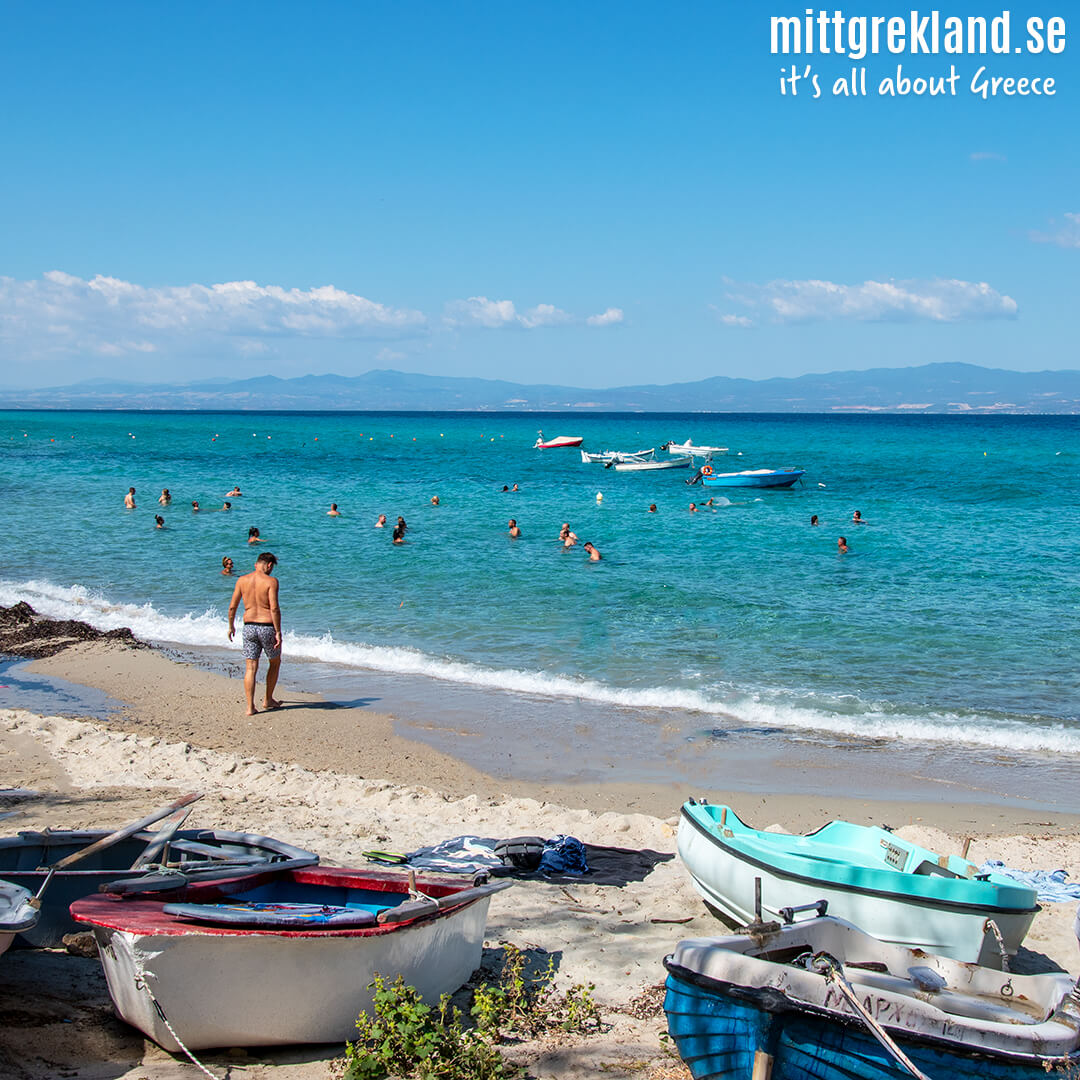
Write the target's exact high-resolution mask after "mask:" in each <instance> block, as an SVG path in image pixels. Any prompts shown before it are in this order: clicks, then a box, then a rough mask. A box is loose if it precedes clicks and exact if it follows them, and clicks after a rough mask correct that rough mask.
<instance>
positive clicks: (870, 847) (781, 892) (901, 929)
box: [678, 799, 1039, 968]
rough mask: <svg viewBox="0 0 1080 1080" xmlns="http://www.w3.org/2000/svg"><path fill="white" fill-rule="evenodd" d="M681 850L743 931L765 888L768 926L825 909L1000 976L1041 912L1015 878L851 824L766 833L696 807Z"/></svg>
mask: <svg viewBox="0 0 1080 1080" xmlns="http://www.w3.org/2000/svg"><path fill="white" fill-rule="evenodd" d="M678 849H679V856H680V857H681V859H682V861H683V863H684V865H685V866H686V869H687V870H688V871H689V873H690V877H691V879H692V880H693V883H694V887H695V888H696V889H697V891H698V892H699V893H700V894H701V896H702V897H703V898H704V900H705V901H706V903H707V904H709V905H710V906H711V907H713V908H715V909H717V910H718V911H719V912H720V913H721V914H722V915H724V916H727V917H728V918H730V919H733V920H735V922H736V923H741V924H747V923H750V922H753V921H755V918H756V913H757V893H756V889H757V885H756V882H757V881H760V911H761V918H762V919H763V920H768V919H773V920H776V921H779V922H785V921H790V920H791V919H792V918H797V917H798V914H799V913H797V912H792V911H791V910H790V909H794V908H807V909H818V913H819V914H823V913H824V911H823V910H821V909H820V908H819V904H820V902H824V904H825V905H826V909H827V911H828V913H829V914H830V915H836V916H839V917H840V918H842V919H846V920H848V921H849V922H852V923H854V924H855V925H856V926H859V927H861V928H862V929H863V930H865V931H866V932H867V933H869V934H872V935H873V936H874V937H876V938H880V939H881V940H882V941H887V942H893V943H896V944H899V945H905V946H908V947H910V948H920V949H926V950H927V951H928V952H933V953H939V954H941V955H943V956H948V957H951V958H953V959H955V960H960V961H965V962H969V963H978V964H985V965H989V966H992V967H998V968H1000V967H1001V966H1002V963H1003V956H1011V955H1012V954H1014V953H1015V952H1016V950H1017V949H1018V948H1019V947H1020V943H1021V942H1022V941H1023V940H1024V936H1025V935H1026V934H1027V932H1028V929H1029V928H1030V926H1031V922H1032V920H1033V919H1034V918H1035V914H1036V912H1037V911H1038V910H1039V908H1038V905H1037V904H1036V902H1035V899H1036V893H1035V890H1034V889H1031V888H1028V887H1027V886H1026V885H1021V884H1020V883H1019V882H1017V881H1015V880H1014V879H1012V878H1010V877H1007V876H1005V875H1003V874H981V873H979V868H978V867H977V866H976V865H975V864H974V863H972V862H970V861H968V860H967V859H965V858H963V857H961V856H960V855H938V854H936V853H935V852H933V851H929V850H928V849H926V848H923V847H919V846H918V845H917V844H911V843H908V842H907V841H906V840H901V839H900V838H899V837H898V836H896V835H895V834H893V833H892V832H890V831H889V830H887V829H881V828H875V827H870V826H864V825H854V824H852V823H850V822H847V821H831V822H829V823H828V824H827V825H824V826H823V827H822V828H820V829H818V830H817V831H816V832H812V833H810V834H809V835H806V836H791V835H788V834H786V833H772V832H761V831H758V830H757V829H752V828H750V826H748V825H746V824H745V823H744V822H743V821H741V820H740V819H739V817H738V815H737V814H736V813H735V811H734V810H732V809H731V808H730V807H728V806H722V805H712V804H710V803H708V802H696V801H694V800H693V799H691V800H690V801H689V802H687V803H685V804H684V806H683V808H682V814H681V817H680V820H679V832H678ZM807 917H808V916H807Z"/></svg>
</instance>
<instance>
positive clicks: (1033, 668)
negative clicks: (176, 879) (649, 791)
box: [0, 412, 1080, 753]
mask: <svg viewBox="0 0 1080 1080" xmlns="http://www.w3.org/2000/svg"><path fill="white" fill-rule="evenodd" d="M541 425H543V428H544V432H545V435H547V436H553V435H557V434H571V435H584V436H585V446H586V448H589V449H593V450H599V449H605V448H608V447H613V448H618V449H627V450H637V449H641V448H642V447H647V446H654V445H658V444H660V443H662V442H664V441H666V440H668V439H675V440H677V441H682V440H684V439H686V438H688V437H689V438H692V439H693V440H694V441H695V442H703V443H710V444H719V445H726V446H729V447H731V453H730V454H729V455H728V456H727V457H725V458H722V459H717V460H716V461H714V463H713V464H714V467H716V468H717V470H718V471H720V470H721V469H725V468H740V469H741V468H758V467H763V466H777V467H779V466H798V467H799V468H803V469H805V470H806V477H805V480H804V482H803V483H802V484H801V485H799V486H796V487H795V488H794V489H791V490H788V491H771V492H769V491H766V492H754V491H749V490H745V491H744V490H734V491H728V492H727V493H726V499H727V500H730V504H729V505H723V504H722V505H720V506H718V507H717V508H716V509H715V512H713V511H710V510H706V511H704V512H699V513H696V514H691V513H689V512H688V510H687V507H688V505H689V503H690V502H691V501H695V502H699V503H700V502H701V501H702V498H703V493H702V489H701V488H700V487H696V488H688V487H687V486H686V484H685V483H684V481H685V479H686V478H687V476H688V475H689V474H688V473H687V472H684V471H682V470H672V471H669V472H661V473H654V474H617V473H614V472H612V471H609V470H605V469H604V468H603V467H602V466H599V465H585V464H582V463H581V462H580V458H579V454H578V451H577V450H572V449H568V450H545V451H538V450H535V449H533V447H532V444H533V442H534V441H535V439H536V431H537V428H538V427H539V426H541ZM739 451H741V452H742V456H741V457H736V454H737V452H739ZM514 483H517V484H518V485H519V486H520V489H521V490H520V491H519V492H517V493H503V492H502V490H501V488H502V486H503V485H504V484H506V485H513V484H514ZM234 484H238V485H239V486H240V488H241V489H242V491H243V492H244V494H243V496H242V497H241V498H234V499H232V500H231V501H232V502H233V507H234V508H233V510H232V511H231V512H228V513H225V512H218V511H217V510H216V508H218V507H220V506H221V504H222V502H223V501H224V498H225V493H226V492H227V491H228V490H229V489H230V488H231V487H232V486H233V485H234ZM131 485H134V486H135V487H136V489H137V500H138V508H137V509H136V510H135V511H127V510H125V509H124V507H123V495H124V492H125V491H126V490H127V488H128V487H129V486H131ZM163 487H168V488H169V489H170V490H171V492H172V495H173V502H172V505H171V506H168V507H165V508H161V507H159V506H158V504H157V502H156V498H157V495H158V494H159V492H160V491H161V489H162V488H163ZM598 493H601V494H602V495H603V499H602V501H598V500H597V494H598ZM1078 493H1080V418H1077V417H1058V416H1054V417H1012V416H959V417H958V416H948V417H937V416H919V415H911V416H906V415H904V416H883V415H842V416H817V415H813V416H802V415H799V416H776V415H770V416H747V415H742V414H739V415H706V414H693V415H686V416H671V415H665V416H655V415H631V416H627V415H618V416H616V415H608V416H593V415H590V416H560V417H557V418H556V417H552V416H535V415H485V414H452V415H446V414H435V415H433V414H430V413H424V414H385V413H384V414H363V415H355V414H351V415H339V414H333V415H327V414H312V415H303V414H205V413H202V414H198V413H196V414H188V413H184V414H142V413H63V412H56V413H29V412H27V413H2V414H0V499H2V504H3V506H4V509H5V513H4V522H5V528H4V529H3V530H2V531H0V579H2V581H0V603H12V602H14V601H15V600H17V599H26V600H28V601H29V602H30V603H31V604H33V605H34V606H35V607H36V608H38V609H39V610H42V611H45V612H48V613H50V614H54V615H62V616H65V617H66V616H72V615H75V616H78V617H80V618H83V619H86V620H87V621H90V622H92V623H95V624H96V625H99V626H102V627H106V628H108V627H112V626H117V625H126V626H130V627H131V628H132V629H133V630H134V631H135V632H136V633H137V634H139V635H141V636H144V637H148V638H151V639H154V640H159V641H173V642H182V643H186V644H188V645H194V646H209V645H216V646H221V645H224V644H225V613H226V610H227V607H228V601H229V595H230V592H231V589H232V581H231V580H230V579H228V578H226V577H223V576H222V575H221V574H220V572H219V571H220V563H221V558H222V556H223V555H226V554H228V555H230V556H231V557H232V558H233V559H235V560H236V564H237V567H238V568H239V569H241V570H246V569H248V568H249V567H250V564H251V563H252V561H253V559H254V555H255V553H256V551H257V550H258V549H255V548H250V547H249V546H248V545H247V544H246V536H247V530H248V527H249V526H250V525H255V526H257V527H258V528H259V529H260V530H261V532H262V535H263V537H264V538H265V539H266V541H267V543H266V544H265V545H264V547H266V548H269V549H270V550H272V551H273V552H274V553H275V554H276V555H277V556H278V558H279V559H280V564H279V568H278V574H279V577H280V579H281V597H282V605H283V611H284V616H285V627H286V629H287V631H288V635H287V649H288V652H289V653H290V654H291V655H292V656H294V657H301V656H303V657H307V658H309V659H312V660H317V661H323V662H332V663H334V664H337V665H344V666H345V667H346V668H351V669H372V668H374V669H379V670H382V671H399V672H410V673H414V674H419V675H430V676H433V677H436V678H442V679H449V680H452V681H455V682H457V683H460V684H470V685H476V686H482V687H483V686H486V687H493V688H499V689H510V690H516V691H519V692H522V693H525V694H529V695H537V696H542V697H545V698H554V699H555V700H558V699H560V698H562V697H579V698H584V699H587V700H591V701H595V702H599V703H609V704H611V705H614V706H618V707H621V708H627V709H634V708H638V707H648V708H660V709H681V710H685V709H692V710H701V711H704V712H705V713H708V714H713V716H714V718H715V722H716V723H717V724H720V725H722V726H730V725H734V726H739V725H743V726H749V727H755V728H762V727H764V728H781V729H787V730H789V731H806V732H832V733H841V734H849V735H856V736H870V737H874V738H890V739H902V740H907V741H912V742H925V741H928V742H938V741H941V742H947V743H949V744H950V745H957V744H965V743H967V744H971V745H972V746H973V747H980V746H981V747H985V748H994V749H995V751H996V752H1009V751H1013V750H1025V749H1028V750H1036V751H1042V750H1049V751H1064V752H1067V753H1076V752H1080V679H1078V677H1077V674H1076V662H1075V642H1076V640H1077V629H1078V621H1080V620H1078V616H1077V610H1078V601H1080V573H1078V569H1077V565H1078V564H1077V558H1078V553H1080V498H1078ZM435 494H437V495H438V496H439V498H440V503H441V504H440V505H439V506H438V507H432V506H431V505H430V502H429V500H430V497H431V496H432V495H435ZM706 494H708V493H706ZM193 499H197V500H198V501H199V502H200V504H201V506H202V507H203V510H202V511H201V512H200V513H198V514H195V513H192V511H191V506H190V504H191V500H193ZM331 501H336V502H337V503H339V505H340V508H341V510H342V514H343V516H342V517H340V518H331V517H328V516H327V515H326V510H327V509H328V508H329V504H330V502H331ZM720 501H721V503H723V501H724V500H720ZM650 503H656V504H657V507H658V512H657V513H655V514H650V513H648V511H647V508H648V506H649V504H650ZM856 509H858V510H860V511H861V512H862V515H863V517H864V518H865V520H866V522H867V523H866V524H865V525H861V526H860V525H853V524H852V523H851V517H852V513H853V511H854V510H856ZM159 511H160V512H161V513H162V515H163V516H164V518H165V522H166V527H165V528H164V529H162V530H155V528H154V514H155V513H157V512H159ZM379 513H385V514H387V515H388V517H389V519H390V522H391V523H392V522H393V521H394V519H395V518H396V517H397V516H398V515H399V514H401V515H403V516H404V517H405V518H406V519H407V521H408V525H409V531H408V534H407V535H408V543H407V544H405V545H404V546H402V547H394V546H393V545H392V544H391V542H390V539H391V538H390V530H389V529H375V528H373V527H372V526H373V523H374V521H375V518H376V516H377V515H378V514H379ZM812 514H817V515H818V516H819V518H820V520H821V525H820V526H819V527H817V528H811V527H810V525H809V521H810V517H811V515H812ZM511 517H514V518H516V519H517V521H518V523H519V524H520V526H521V528H522V530H523V533H524V535H523V536H522V537H521V538H520V539H519V540H511V539H510V538H509V536H508V534H507V521H508V519H509V518H511ZM564 521H567V522H569V523H570V524H571V526H572V528H573V529H574V531H575V532H576V533H577V534H578V536H579V537H580V538H581V540H582V541H585V540H592V541H593V542H594V543H595V544H596V545H597V547H598V548H599V549H600V550H601V551H602V553H603V556H604V557H603V561H602V562H600V563H599V564H589V563H588V562H587V561H586V559H585V557H584V555H583V554H582V552H581V549H580V548H576V549H573V550H569V551H566V550H563V548H562V547H561V546H560V545H559V543H558V542H557V541H556V536H557V534H558V531H559V526H560V525H561V523H562V522H564ZM840 535H845V536H846V537H847V538H848V541H849V546H850V551H849V553H848V554H846V555H841V554H839V553H838V551H837V537H838V536H840ZM703 722H704V723H705V724H706V725H708V724H712V723H713V722H714V721H713V720H712V719H709V717H706V718H705V720H704V721H703Z"/></svg>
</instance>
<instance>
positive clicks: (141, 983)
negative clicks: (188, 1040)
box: [132, 957, 220, 1080]
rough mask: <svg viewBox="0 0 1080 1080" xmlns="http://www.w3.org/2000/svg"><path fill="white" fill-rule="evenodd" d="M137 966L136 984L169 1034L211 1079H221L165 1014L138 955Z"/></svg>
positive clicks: (193, 1063) (135, 958)
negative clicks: (181, 1036) (196, 1054)
mask: <svg viewBox="0 0 1080 1080" xmlns="http://www.w3.org/2000/svg"><path fill="white" fill-rule="evenodd" d="M132 959H133V961H134V966H135V986H136V988H137V989H139V990H142V991H144V992H145V993H146V996H147V997H148V998H149V999H150V1002H151V1004H152V1005H153V1006H154V1011H155V1012H156V1013H157V1014H158V1016H160V1017H161V1022H162V1023H163V1024H164V1025H165V1026H166V1027H167V1028H168V1029H169V1034H170V1035H171V1036H172V1037H173V1038H174V1039H175V1040H176V1045H177V1046H179V1047H180V1049H181V1050H183V1051H184V1053H185V1054H187V1056H188V1057H189V1058H190V1059H191V1063H192V1065H194V1066H195V1067H196V1068H197V1069H198V1070H199V1071H200V1072H202V1073H203V1075H204V1076H208V1077H210V1080H220V1078H219V1077H218V1076H216V1075H215V1074H214V1073H212V1072H211V1071H210V1070H209V1069H208V1068H207V1067H206V1066H205V1065H204V1064H203V1063H202V1062H201V1061H200V1060H199V1059H198V1058H197V1057H196V1056H195V1055H194V1054H193V1053H192V1052H191V1051H190V1050H189V1049H188V1048H187V1047H186V1046H185V1045H184V1040H183V1039H181V1038H180V1036H179V1035H177V1033H176V1029H175V1028H174V1027H173V1026H172V1024H170V1023H169V1018H168V1017H167V1016H166V1015H165V1010H164V1009H163V1008H162V1007H161V1002H160V1001H158V999H157V998H156V997H154V991H153V990H151V989H150V983H149V981H148V980H149V976H148V975H147V973H146V970H145V969H144V968H143V966H142V962H141V961H140V960H139V959H138V957H133V958H132Z"/></svg>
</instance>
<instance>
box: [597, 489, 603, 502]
mask: <svg viewBox="0 0 1080 1080" xmlns="http://www.w3.org/2000/svg"><path fill="white" fill-rule="evenodd" d="M596 501H597V502H603V501H604V493H603V492H602V491H598V492H597V493H596Z"/></svg>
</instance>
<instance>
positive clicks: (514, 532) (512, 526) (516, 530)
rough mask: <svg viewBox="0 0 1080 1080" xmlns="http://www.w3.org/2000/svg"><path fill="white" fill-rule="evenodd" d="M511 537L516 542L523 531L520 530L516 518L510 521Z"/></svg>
mask: <svg viewBox="0 0 1080 1080" xmlns="http://www.w3.org/2000/svg"><path fill="white" fill-rule="evenodd" d="M509 524H510V535H511V536H512V537H513V538H514V539H515V540H516V539H517V538H518V537H519V536H520V535H521V530H520V529H519V528H518V523H517V519H516V518H511V519H510V523H509Z"/></svg>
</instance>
